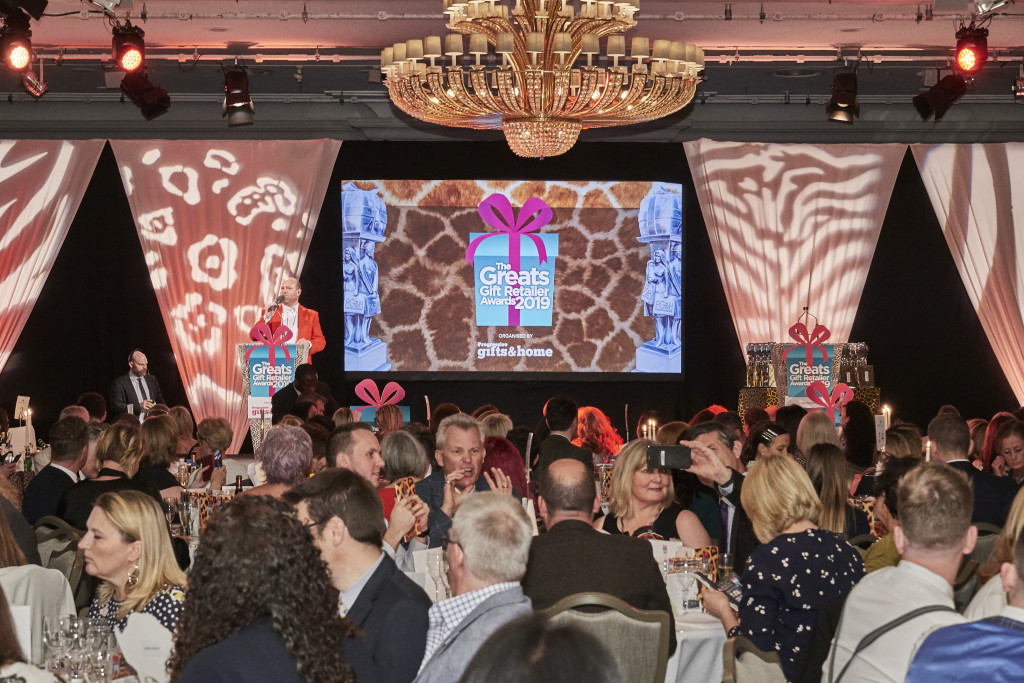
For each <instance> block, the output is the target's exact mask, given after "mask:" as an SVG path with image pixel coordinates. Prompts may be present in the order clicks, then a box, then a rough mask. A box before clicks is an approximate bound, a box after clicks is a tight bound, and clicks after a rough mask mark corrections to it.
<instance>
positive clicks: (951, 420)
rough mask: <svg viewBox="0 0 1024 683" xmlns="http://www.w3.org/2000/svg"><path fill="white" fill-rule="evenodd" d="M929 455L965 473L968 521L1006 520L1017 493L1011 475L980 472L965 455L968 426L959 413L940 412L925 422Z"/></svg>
mask: <svg viewBox="0 0 1024 683" xmlns="http://www.w3.org/2000/svg"><path fill="white" fill-rule="evenodd" d="M928 439H929V440H930V441H931V458H932V460H935V461H937V462H944V463H946V464H947V465H949V466H950V467H952V468H954V469H957V470H960V471H961V472H963V473H964V474H966V475H967V479H968V481H970V482H971V487H972V488H973V489H974V513H973V515H972V517H971V521H972V522H987V523H988V524H995V525H996V526H999V527H1001V526H1003V525H1004V524H1006V517H1007V515H1008V514H1009V513H1010V505H1011V504H1012V503H1013V497H1014V495H1015V494H1016V493H1017V490H1016V488H1015V487H1014V485H1013V480H1012V479H1002V478H1000V477H997V476H995V475H994V474H989V473H988V472H982V471H981V470H979V469H978V468H976V467H975V466H974V465H972V464H971V461H970V460H969V459H968V455H969V454H970V452H971V430H970V428H968V426H967V423H966V422H965V421H964V419H963V418H962V417H960V416H959V415H954V414H952V413H940V414H939V415H938V416H937V417H936V418H935V419H933V420H932V421H931V422H930V423H928Z"/></svg>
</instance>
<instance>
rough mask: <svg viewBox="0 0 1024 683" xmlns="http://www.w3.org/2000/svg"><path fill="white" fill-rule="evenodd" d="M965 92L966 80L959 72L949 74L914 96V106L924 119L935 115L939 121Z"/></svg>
mask: <svg viewBox="0 0 1024 683" xmlns="http://www.w3.org/2000/svg"><path fill="white" fill-rule="evenodd" d="M966 92H967V81H966V80H964V77H963V76H961V75H960V74H956V73H953V74H949V75H948V76H946V77H945V78H943V79H942V80H940V81H939V82H938V83H936V84H935V85H933V86H932V87H931V88H929V89H928V92H924V93H921V94H920V95H918V96H917V97H915V98H914V108H915V109H917V113H918V114H920V116H921V118H922V119H923V120H925V121H927V120H928V117H930V116H932V115H933V114H934V115H935V120H936V121H939V120H941V119H942V117H943V116H945V114H946V112H947V111H949V108H950V107H952V106H953V104H954V103H955V102H956V101H957V100H959V99H960V98H961V97H963V96H964V93H966Z"/></svg>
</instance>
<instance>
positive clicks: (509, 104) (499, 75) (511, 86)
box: [494, 69, 530, 117]
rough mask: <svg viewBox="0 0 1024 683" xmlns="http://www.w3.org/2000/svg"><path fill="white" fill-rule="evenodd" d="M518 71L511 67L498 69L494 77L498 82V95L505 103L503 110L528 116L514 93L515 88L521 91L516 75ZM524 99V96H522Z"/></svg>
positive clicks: (513, 114)
mask: <svg viewBox="0 0 1024 683" xmlns="http://www.w3.org/2000/svg"><path fill="white" fill-rule="evenodd" d="M518 74H519V72H517V71H514V70H512V69H499V70H498V71H496V72H495V74H494V78H495V79H496V81H497V83H498V95H499V96H500V97H501V101H502V102H504V103H505V112H506V113H507V114H509V115H510V116H524V117H525V116H529V115H530V113H529V112H528V111H527V110H526V109H525V108H523V105H522V102H521V100H520V98H519V96H518V95H517V94H516V93H515V90H519V91H520V93H521V92H522V88H520V84H519V83H517V78H516V77H517V75H518ZM524 99H525V98H524Z"/></svg>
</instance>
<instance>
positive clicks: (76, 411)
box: [57, 404, 89, 424]
mask: <svg viewBox="0 0 1024 683" xmlns="http://www.w3.org/2000/svg"><path fill="white" fill-rule="evenodd" d="M65 417H77V418H78V419H80V420H81V421H82V422H84V423H86V424H89V411H88V410H86V409H85V406H80V405H77V404H75V405H70V406H64V408H63V409H62V410H61V411H60V415H59V416H58V417H57V419H58V420H63V419H64V418H65Z"/></svg>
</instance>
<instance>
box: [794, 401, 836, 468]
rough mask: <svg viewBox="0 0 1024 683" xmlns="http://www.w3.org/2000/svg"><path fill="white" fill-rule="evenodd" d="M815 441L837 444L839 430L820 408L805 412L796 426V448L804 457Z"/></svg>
mask: <svg viewBox="0 0 1024 683" xmlns="http://www.w3.org/2000/svg"><path fill="white" fill-rule="evenodd" d="M816 443H830V444H833V445H835V446H838V445H839V432H838V431H837V430H836V423H835V422H834V421H833V420H832V418H830V417H829V416H828V415H827V414H825V412H824V411H822V410H815V411H813V412H810V413H807V414H806V415H804V416H803V418H801V420H800V426H799V427H797V428H796V449H797V450H798V451H799V452H800V454H801V455H802V456H804V457H805V458H806V457H807V454H808V453H810V452H811V446H813V445H814V444H816Z"/></svg>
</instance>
